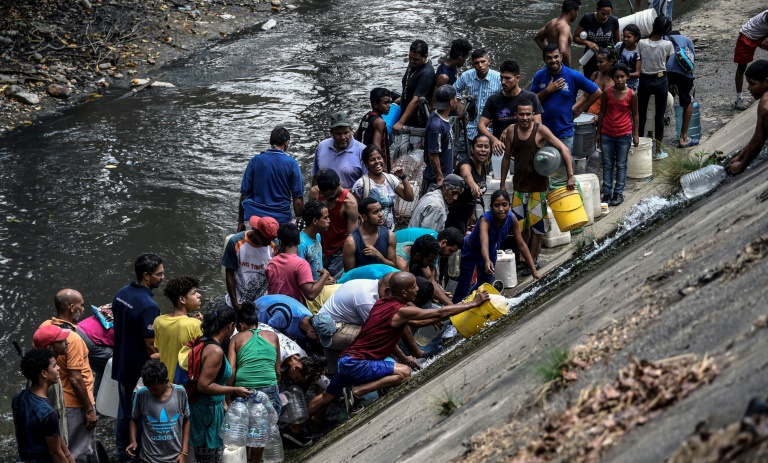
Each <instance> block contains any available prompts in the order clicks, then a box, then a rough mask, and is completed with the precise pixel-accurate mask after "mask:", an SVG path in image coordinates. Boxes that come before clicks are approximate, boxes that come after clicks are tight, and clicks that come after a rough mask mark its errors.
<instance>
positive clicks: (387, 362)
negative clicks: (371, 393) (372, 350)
mask: <svg viewBox="0 0 768 463" xmlns="http://www.w3.org/2000/svg"><path fill="white" fill-rule="evenodd" d="M394 372H395V361H394V359H392V358H390V357H387V358H385V359H384V360H360V359H353V358H352V357H349V356H344V357H342V358H340V359H339V363H338V364H337V366H336V374H335V375H333V378H331V383H330V384H329V385H328V388H327V389H326V391H327V392H328V393H329V394H333V395H335V396H336V397H342V396H343V395H344V393H343V392H342V389H344V388H345V387H347V386H356V385H358V384H365V383H370V382H372V381H376V380H377V379H381V378H383V377H385V376H389V375H391V374H392V373H394Z"/></svg>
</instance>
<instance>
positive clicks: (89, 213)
mask: <svg viewBox="0 0 768 463" xmlns="http://www.w3.org/2000/svg"><path fill="white" fill-rule="evenodd" d="M560 3H561V2H558V1H547V2H534V3H529V2H525V1H522V0H515V1H509V2H502V1H500V0H489V1H487V2H485V3H484V4H483V6H482V8H478V7H477V5H475V4H471V3H466V2H463V3H462V2H447V3H434V2H427V1H423V0H419V1H405V0H403V1H388V2H383V1H369V2H362V3H361V2H353V1H352V0H341V1H338V2H330V3H329V2H320V1H305V2H300V3H297V5H298V8H297V9H295V10H291V11H284V12H283V13H280V14H278V15H276V16H275V18H276V20H277V27H276V28H275V29H273V30H271V31H268V32H263V31H260V30H257V29H254V31H252V32H246V33H242V34H240V35H238V36H236V37H232V38H230V39H228V40H226V41H224V42H221V43H219V44H216V45H213V46H211V47H209V48H206V49H204V50H201V51H198V52H196V53H194V54H192V55H191V56H190V57H188V58H186V59H184V60H181V61H178V62H176V63H174V64H172V65H171V66H169V67H167V68H166V69H164V70H166V71H168V73H167V74H166V76H165V77H164V79H163V80H167V81H170V82H172V83H173V84H175V85H176V87H177V88H175V89H152V90H149V91H145V92H142V93H141V94H139V95H137V96H135V97H133V98H128V99H124V100H120V101H115V100H116V98H117V97H118V96H120V95H121V94H123V93H124V92H125V91H126V89H125V88H114V87H113V88H112V89H110V90H109V91H107V92H106V93H105V94H104V97H103V98H101V99H98V100H96V101H94V102H92V103H89V104H85V105H82V106H79V107H76V108H73V109H70V110H67V111H66V112H65V113H64V114H63V115H61V116H59V117H56V118H52V119H50V120H46V121H43V123H42V124H36V125H34V126H31V127H28V128H24V129H20V130H17V131H15V132H13V133H12V134H10V135H8V136H6V137H5V138H3V139H2V142H0V163H1V165H2V167H1V168H0V217H2V225H1V226H0V279H2V281H3V284H2V286H0V346H4V347H3V348H4V349H5V350H4V352H5V355H3V356H2V357H0V368H2V369H3V370H4V371H6V375H5V381H3V382H2V384H0V401H1V402H2V403H3V404H6V405H4V406H3V407H1V408H0V411H1V413H2V414H1V415H0V416H2V422H1V424H0V435H1V436H3V437H4V439H5V444H6V445H9V444H11V445H10V446H11V447H12V442H13V441H12V439H13V431H12V429H13V427H12V423H11V417H10V406H9V404H10V399H11V397H12V395H13V394H14V393H15V392H17V391H18V390H19V388H20V387H21V385H22V384H23V380H22V377H21V374H20V373H19V372H18V358H17V357H16V355H15V353H13V351H12V348H11V344H10V341H11V340H12V339H18V340H19V341H20V342H21V343H22V345H24V346H29V345H30V344H31V337H32V333H33V332H34V329H35V327H37V326H38V325H39V323H40V322H42V321H43V320H44V319H46V318H48V317H50V316H51V315H53V306H52V300H53V295H54V294H55V293H56V291H58V290H59V289H61V288H63V287H72V288H75V289H78V290H79V291H80V292H82V293H83V295H84V297H85V300H86V306H89V305H90V304H101V303H105V302H109V301H111V300H112V297H113V295H114V293H115V292H116V291H117V289H119V288H120V287H121V286H122V285H124V284H126V283H127V282H128V281H129V280H130V279H131V278H132V263H133V261H134V259H135V258H136V256H138V255H139V254H140V253H142V252H147V251H152V252H157V253H159V254H161V255H162V256H163V259H164V261H165V268H166V274H167V276H174V275H180V274H192V275H196V276H198V277H200V278H201V281H202V292H203V295H204V298H207V297H212V296H215V295H219V294H222V293H223V292H224V282H223V281H222V279H221V276H220V271H219V263H218V262H219V259H220V257H221V256H220V253H221V244H222V240H223V238H224V237H225V236H226V235H227V234H228V233H231V232H233V231H234V228H235V222H236V212H237V198H238V194H239V184H240V180H241V176H242V173H243V170H244V168H245V165H246V164H247V162H248V159H250V157H251V156H252V155H253V154H255V153H257V152H259V151H261V150H263V149H265V148H267V141H268V138H269V132H270V131H271V129H272V128H273V127H274V126H275V125H278V124H282V125H285V126H286V127H287V128H288V129H289V130H290V131H291V133H292V137H293V138H292V140H291V141H292V145H291V149H290V152H291V154H293V155H294V156H296V158H297V159H298V160H299V162H300V164H301V166H302V171H303V173H304V175H305V184H306V185H307V186H308V183H309V169H310V166H311V160H312V158H311V155H310V153H311V150H312V148H313V147H314V146H315V145H316V144H317V143H318V142H319V141H320V140H322V139H323V138H326V137H327V133H328V132H327V128H326V127H327V116H328V114H329V113H331V112H335V111H340V110H346V111H349V112H350V114H351V115H352V118H353V119H354V120H359V118H360V117H361V115H362V114H363V113H364V111H365V110H366V109H367V107H368V104H367V96H368V91H369V90H370V89H371V88H373V87H377V86H385V87H388V88H392V89H394V90H397V91H399V90H400V78H401V76H402V73H403V71H404V69H405V66H406V59H405V58H406V56H407V53H408V46H409V45H410V43H411V42H412V41H413V40H414V39H416V38H424V39H426V40H427V42H428V44H429V46H430V57H431V58H432V62H433V64H437V62H438V58H439V57H440V56H442V55H444V54H445V53H446V52H447V48H446V45H448V44H449V43H450V41H451V40H452V39H454V38H457V37H466V38H467V39H469V40H470V41H471V42H472V43H473V44H474V45H475V46H481V47H483V48H486V49H487V50H489V51H490V52H491V56H492V59H493V64H492V66H493V67H494V68H498V65H499V64H500V63H501V61H503V60H505V59H509V58H515V59H517V60H518V61H519V62H520V64H521V67H522V69H523V76H522V83H524V84H526V85H527V84H529V83H530V81H531V77H532V75H533V73H534V72H535V70H536V69H538V68H539V67H540V64H541V59H540V52H539V50H538V48H537V47H536V45H535V44H534V43H533V41H532V40H531V39H530V37H531V36H532V35H533V33H534V32H535V30H536V29H537V28H538V27H540V25H541V24H543V23H544V22H545V21H546V20H548V19H549V18H551V17H554V16H557V15H558V14H559V11H560ZM593 4H594V2H587V3H586V4H585V7H584V8H583V10H584V11H590V10H591V9H592V8H593ZM695 4H698V2H697V1H689V2H685V3H683V4H682V6H684V7H685V9H691V8H693V7H694V6H696V5H695ZM627 10H628V7H627V6H626V4H624V5H621V4H617V14H619V15H620V16H621V15H624V14H626V13H627ZM681 13H683V11H680V12H679V13H678V14H681ZM259 21H261V19H259V18H254V23H257V22H259ZM574 54H575V56H579V55H580V52H579V51H576V49H574ZM158 72H159V71H158ZM155 294H156V299H157V300H158V302H159V303H160V304H161V308H164V309H165V308H168V307H169V304H168V302H167V301H165V300H164V298H163V297H162V295H161V292H160V291H155ZM3 459H5V458H3Z"/></svg>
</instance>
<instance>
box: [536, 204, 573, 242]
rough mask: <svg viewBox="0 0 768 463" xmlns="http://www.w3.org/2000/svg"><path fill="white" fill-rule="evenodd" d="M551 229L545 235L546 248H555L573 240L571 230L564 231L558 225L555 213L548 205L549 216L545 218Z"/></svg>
mask: <svg viewBox="0 0 768 463" xmlns="http://www.w3.org/2000/svg"><path fill="white" fill-rule="evenodd" d="M545 220H546V223H545V226H547V225H546V224H547V223H548V224H549V226H548V227H547V228H548V229H549V231H548V232H547V233H546V234H545V235H544V239H543V244H544V247H545V248H554V247H557V246H563V245H566V244H568V243H570V242H571V232H562V231H560V227H558V226H557V221H556V220H555V215H554V213H553V212H552V209H550V208H549V206H547V218H546V219H545Z"/></svg>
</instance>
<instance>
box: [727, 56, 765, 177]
mask: <svg viewBox="0 0 768 463" xmlns="http://www.w3.org/2000/svg"><path fill="white" fill-rule="evenodd" d="M744 75H745V76H746V77H747V84H749V93H751V94H752V96H753V97H754V98H755V99H756V100H757V99H759V100H760V102H759V103H758V105H757V125H756V126H755V133H754V134H753V135H752V138H750V139H749V143H747V146H745V147H744V148H742V150H741V151H740V152H739V154H738V155H737V156H736V157H735V158H733V159H732V160H731V163H730V164H729V165H728V167H727V170H728V171H729V172H730V173H731V174H733V175H737V174H740V173H742V172H744V170H745V169H746V168H747V166H749V164H750V163H751V162H752V161H754V160H755V158H756V157H757V155H758V154H760V151H761V150H762V149H763V146H764V145H765V142H766V140H768V60H764V59H761V60H758V61H755V62H754V63H752V64H751V65H750V66H749V67H748V68H747V70H746V72H744Z"/></svg>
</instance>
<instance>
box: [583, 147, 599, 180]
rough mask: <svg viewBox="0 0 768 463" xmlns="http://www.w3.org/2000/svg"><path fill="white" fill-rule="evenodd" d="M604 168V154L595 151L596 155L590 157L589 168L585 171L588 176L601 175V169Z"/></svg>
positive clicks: (588, 160)
mask: <svg viewBox="0 0 768 463" xmlns="http://www.w3.org/2000/svg"><path fill="white" fill-rule="evenodd" d="M602 168H603V152H602V151H599V150H595V152H594V153H592V154H590V155H589V158H588V159H587V167H586V169H584V170H585V173H587V174H598V173H600V169H602Z"/></svg>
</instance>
